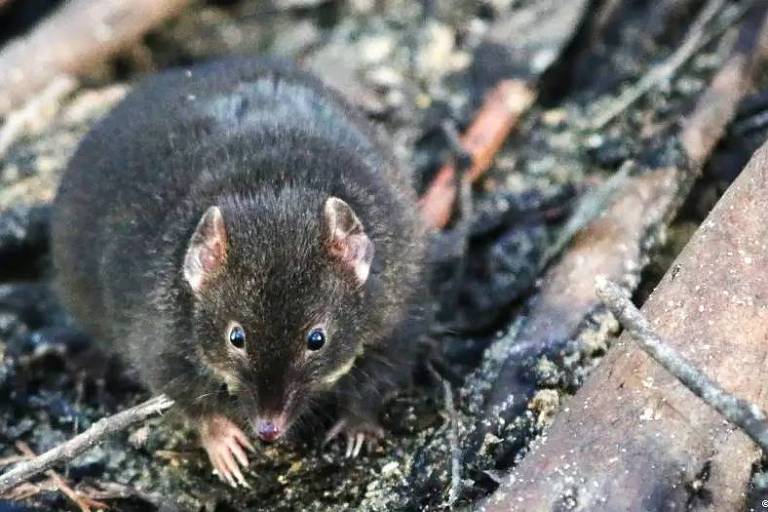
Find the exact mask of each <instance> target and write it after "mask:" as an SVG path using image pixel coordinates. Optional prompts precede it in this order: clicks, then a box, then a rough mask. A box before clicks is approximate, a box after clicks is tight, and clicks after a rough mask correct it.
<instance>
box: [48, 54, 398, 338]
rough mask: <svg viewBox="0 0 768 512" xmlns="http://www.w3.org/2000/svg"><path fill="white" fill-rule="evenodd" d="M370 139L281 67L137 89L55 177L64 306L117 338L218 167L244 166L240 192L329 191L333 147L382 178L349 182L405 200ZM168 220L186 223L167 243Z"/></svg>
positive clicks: (188, 75) (219, 69) (173, 78)
mask: <svg viewBox="0 0 768 512" xmlns="http://www.w3.org/2000/svg"><path fill="white" fill-rule="evenodd" d="M377 140H378V139H377V137H376V136H375V134H373V133H371V132H370V129H369V128H368V126H367V125H366V124H365V123H362V122H358V121H357V118H356V114H354V113H352V112H350V111H349V109H348V108H347V107H346V105H345V104H344V102H343V101H341V100H339V99H338V98H337V97H336V96H335V94H333V93H332V92H330V91H328V90H327V89H326V88H325V87H324V86H323V85H322V84H321V83H320V82H319V81H318V80H316V79H315V78H313V77H311V76H309V75H307V74H304V73H303V72H301V71H298V70H296V69H295V68H293V67H292V66H290V65H287V64H284V63H280V62H277V63H276V62H272V61H263V60H258V59H247V58H233V59H225V60H220V61H216V62H212V63H210V64H206V65H203V66H196V67H195V68H192V70H184V69H180V70H174V71H169V72H166V73H163V74H160V75H156V76H155V77H152V78H150V79H148V80H146V81H145V82H143V83H142V84H140V85H139V86H137V87H136V88H135V89H134V90H133V91H132V92H131V93H130V94H129V96H128V97H127V98H126V99H125V100H124V101H123V102H122V103H121V104H119V105H118V106H117V107H116V108H115V109H114V110H113V111H112V112H110V113H109V114H108V115H107V116H106V117H105V118H104V119H103V120H102V121H101V122H100V123H99V124H98V125H97V126H96V127H95V129H93V130H92V131H91V132H90V133H89V134H88V135H87V136H86V137H85V138H84V140H83V141H82V143H81V145H80V147H79V148H78V150H77V152H76V153H75V155H74V156H73V158H72V160H71V162H70V165H69V167H68V169H67V171H66V173H65V175H64V177H63V178H62V184H61V187H60V190H59V194H58V196H57V200H56V205H55V212H56V213H55V217H54V224H53V248H54V264H55V270H56V275H57V279H58V288H59V290H60V295H61V296H62V298H63V300H64V302H65V305H66V306H68V307H69V308H70V310H71V311H73V313H75V315H76V317H78V319H79V320H80V321H81V322H82V323H83V324H84V327H86V328H87V329H88V330H90V331H91V332H92V334H94V335H96V336H99V337H103V338H107V339H108V338H116V337H118V336H119V333H116V332H114V330H113V327H114V326H115V325H119V324H120V322H119V320H120V318H119V317H120V315H127V314H130V313H131V309H132V308H133V307H134V306H138V305H140V304H143V303H146V301H147V294H148V293H151V291H152V285H153V280H154V279H155V278H156V277H157V276H156V275H155V274H156V272H157V271H158V268H157V261H156V260H157V258H158V254H159V252H161V248H163V252H164V253H167V252H168V251H165V249H166V248H165V246H167V245H168V244H176V245H178V247H172V248H171V251H170V252H171V253H172V254H176V255H177V256H178V258H179V260H180V258H181V254H182V251H183V250H184V247H183V246H182V245H181V244H182V243H186V240H188V236H189V234H190V233H191V230H192V229H193V228H194V224H195V222H196V219H197V218H198V217H199V214H200V212H199V211H197V210H196V209H195V208H194V206H195V204H194V201H193V200H190V197H194V196H195V195H196V194H198V195H199V194H203V193H204V191H203V190H204V189H205V186H206V183H208V182H221V181H222V173H226V172H230V171H229V169H230V167H229V166H226V165H222V162H226V161H227V160H246V161H247V162H248V164H247V165H246V167H248V168H249V169H250V170H249V172H248V174H247V176H242V175H241V176H234V175H233V176H232V177H231V178H229V177H227V179H231V180H240V182H241V186H242V189H243V193H250V192H252V191H253V189H254V188H268V187H281V186H284V184H285V183H286V182H288V181H291V180H303V181H304V182H307V183H310V184H312V186H316V187H318V188H323V187H325V188H330V187H333V186H334V185H333V183H337V184H338V182H340V181H344V180H345V179H347V178H348V177H345V176H344V172H345V169H344V162H338V167H334V166H333V165H329V163H328V162H327V161H326V160H327V155H328V154H330V152H331V148H338V147H341V148H346V150H347V151H348V152H350V154H354V155H356V157H357V158H360V157H362V158H363V159H366V160H369V162H368V163H369V167H370V168H371V169H378V170H379V171H380V172H381V173H382V174H384V175H383V176H362V177H361V176H356V177H354V179H356V180H363V181H366V180H368V181H376V182H380V183H379V184H378V185H376V186H386V185H387V184H389V185H390V188H392V186H394V189H393V193H395V194H401V193H402V194H408V193H409V188H410V187H409V186H408V179H409V178H408V177H407V176H404V175H401V174H399V171H397V170H396V166H395V165H394V162H392V161H390V160H385V159H386V158H389V154H390V153H389V152H388V150H386V149H385V148H383V147H382V146H381V145H380V144H379V143H378V142H377ZM333 151H335V149H333ZM382 155H384V156H382ZM315 160H316V161H317V163H316V165H315ZM275 162H280V165H275ZM236 167H238V166H231V168H236ZM240 167H242V166H240ZM299 172H301V173H303V174H302V175H299V174H297V173H299ZM241 174H242V173H241ZM374 188H375V187H374ZM190 203H192V204H190ZM168 219H172V220H168ZM184 219H187V222H185V220H184ZM364 220H365V219H364ZM167 221H168V222H171V221H172V222H174V223H177V224H178V223H182V224H184V227H183V229H181V230H180V231H179V229H176V231H179V233H178V236H177V237H174V236H173V232H174V229H170V227H169V226H168V225H167ZM403 221H404V222H405V223H406V224H408V221H407V220H406V219H403ZM393 227H394V228H396V229H397V228H406V226H397V223H396V222H395V223H394V226H393ZM177 228H178V227H177ZM406 231H408V230H407V229H406ZM169 233H170V234H169Z"/></svg>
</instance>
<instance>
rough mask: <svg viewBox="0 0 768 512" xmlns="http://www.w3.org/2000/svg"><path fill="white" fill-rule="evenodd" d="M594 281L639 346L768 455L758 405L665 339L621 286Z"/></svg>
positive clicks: (766, 422) (765, 423) (767, 429)
mask: <svg viewBox="0 0 768 512" xmlns="http://www.w3.org/2000/svg"><path fill="white" fill-rule="evenodd" d="M595 284H596V289H597V294H598V296H599V297H600V300H602V301H603V303H604V304H605V305H606V306H607V307H608V309H609V310H610V311H611V313H613V314H614V316H616V318H617V319H618V320H619V322H620V323H621V325H622V326H624V328H625V329H626V330H628V331H629V332H630V334H632V337H633V338H634V340H635V341H636V342H637V344H638V345H639V346H640V348H642V349H643V350H644V351H645V352H646V353H647V354H648V355H650V356H651V357H652V358H654V359H655V360H656V361H657V362H658V363H659V364H660V365H661V366H663V367H664V368H666V370H667V371H668V372H669V373H671V374H672V375H674V376H675V377H676V378H677V380H679V381H680V382H682V383H683V385H685V387H687V388H688V389H690V390H691V391H692V392H693V393H695V394H696V396H698V397H699V398H701V399H702V400H704V401H705V402H706V403H707V404H708V405H709V406H710V407H712V408H713V409H715V410H716V411H717V412H719V413H720V414H722V415H723V417H724V418H725V419H727V420H728V421H730V422H731V423H733V424H734V425H736V426H737V427H739V428H740V429H742V430H743V431H744V432H745V433H746V434H747V435H748V436H749V437H750V438H752V440H753V441H754V442H755V443H757V444H758V445H759V446H760V448H761V449H762V450H763V453H766V454H768V419H766V416H765V413H763V411H761V410H760V408H759V407H757V406H756V405H754V404H752V403H751V402H748V401H747V400H742V399H741V398H738V397H735V396H733V395H732V394H730V393H728V392H726V391H725V390H724V389H722V388H721V387H720V386H719V385H718V384H717V383H716V382H714V381H713V380H712V379H710V378H709V377H707V376H706V375H704V374H703V373H702V372H701V371H700V370H699V369H698V368H696V366H694V365H693V364H691V362H690V361H688V360H687V359H686V358H684V357H683V356H681V355H680V354H679V353H678V352H677V351H676V350H675V349H673V348H672V347H671V345H669V344H668V343H666V342H665V341H664V340H662V339H661V338H660V337H659V335H658V334H656V332H655V331H654V330H653V328H652V327H651V324H650V323H649V322H648V320H647V319H646V318H645V316H643V314H642V313H641V312H640V310H638V309H637V308H636V307H635V305H634V304H632V301H631V300H629V299H628V298H627V297H626V294H625V293H624V291H623V290H622V289H621V287H619V286H618V285H617V284H615V283H612V282H611V281H608V280H607V279H605V278H603V277H598V278H597V279H596V282H595ZM694 343H696V342H694ZM697 344H701V343H697Z"/></svg>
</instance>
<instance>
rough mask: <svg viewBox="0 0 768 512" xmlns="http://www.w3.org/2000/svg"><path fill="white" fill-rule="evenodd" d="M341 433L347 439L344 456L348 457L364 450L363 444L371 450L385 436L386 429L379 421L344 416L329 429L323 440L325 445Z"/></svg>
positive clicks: (356, 455)
mask: <svg viewBox="0 0 768 512" xmlns="http://www.w3.org/2000/svg"><path fill="white" fill-rule="evenodd" d="M341 434H343V435H344V438H345V441H346V451H345V452H344V456H345V457H346V458H348V459H350V458H356V457H358V456H359V455H360V453H361V452H362V450H363V446H365V447H366V449H367V450H368V451H369V452H370V451H373V448H374V447H375V446H376V444H377V443H378V441H379V440H380V439H382V438H383V437H384V429H382V428H381V426H379V425H378V424H377V423H374V422H370V421H351V420H350V419H348V418H342V419H340V420H339V421H337V422H336V424H334V425H333V427H331V429H330V430H328V433H327V434H326V435H325V439H324V441H323V446H325V445H326V444H328V443H329V442H331V441H332V440H333V439H336V438H337V437H339V436H340V435H341Z"/></svg>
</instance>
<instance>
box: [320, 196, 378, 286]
mask: <svg viewBox="0 0 768 512" xmlns="http://www.w3.org/2000/svg"><path fill="white" fill-rule="evenodd" d="M323 213H324V215H325V222H326V225H327V226H328V233H329V234H330V239H329V244H328V253H329V254H330V256H331V257H333V258H335V259H336V260H337V261H338V262H339V263H340V264H341V266H342V267H343V268H344V269H345V270H346V271H347V272H349V271H351V273H352V275H353V276H354V278H355V281H356V282H357V284H358V285H362V284H363V283H365V281H366V280H367V279H368V274H369V273H370V270H371V262H372V261H373V242H372V241H371V239H370V238H368V235H366V234H365V230H364V228H363V224H362V223H361V222H360V219H359V218H358V217H357V215H355V212H354V211H353V210H352V208H351V207H350V206H349V205H348V204H347V203H346V202H344V201H343V200H341V199H339V198H338V197H330V198H328V200H326V202H325V206H324V207H323Z"/></svg>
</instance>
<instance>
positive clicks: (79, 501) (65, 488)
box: [16, 441, 109, 512]
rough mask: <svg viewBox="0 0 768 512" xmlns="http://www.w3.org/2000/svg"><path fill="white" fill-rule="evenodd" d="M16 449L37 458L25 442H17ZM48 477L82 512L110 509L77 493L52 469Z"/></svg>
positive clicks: (27, 455) (47, 473)
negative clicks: (93, 509)
mask: <svg viewBox="0 0 768 512" xmlns="http://www.w3.org/2000/svg"><path fill="white" fill-rule="evenodd" d="M16 449H17V450H19V451H20V452H21V453H22V454H24V456H26V457H29V458H33V457H35V452H33V451H32V449H31V448H30V447H29V445H27V443H25V442H24V441H16ZM45 474H46V475H48V478H50V479H51V481H52V482H53V484H54V485H55V486H56V488H57V489H58V490H59V491H61V492H62V494H64V495H65V496H66V497H67V498H69V499H70V500H71V501H72V502H73V503H74V504H75V505H77V507H78V508H79V509H80V511H81V512H91V508H92V507H93V508H98V509H108V508H109V506H108V505H107V504H106V503H102V502H100V501H97V500H94V499H91V498H89V497H87V496H81V495H80V494H78V493H77V492H75V490H74V489H72V488H71V487H70V486H69V484H67V482H66V481H65V480H64V479H63V478H62V477H61V475H59V474H58V473H57V472H55V471H54V470H52V469H49V470H48V471H46V472H45Z"/></svg>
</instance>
